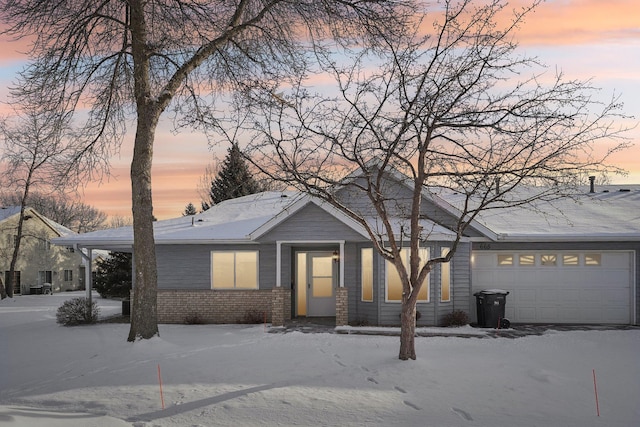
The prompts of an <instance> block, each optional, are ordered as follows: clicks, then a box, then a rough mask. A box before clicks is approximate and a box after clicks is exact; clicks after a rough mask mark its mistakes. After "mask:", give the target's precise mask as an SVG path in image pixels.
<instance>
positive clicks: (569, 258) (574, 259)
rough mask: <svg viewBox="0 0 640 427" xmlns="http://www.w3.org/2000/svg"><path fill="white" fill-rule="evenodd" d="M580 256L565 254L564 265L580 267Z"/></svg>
mask: <svg viewBox="0 0 640 427" xmlns="http://www.w3.org/2000/svg"><path fill="white" fill-rule="evenodd" d="M578 261H579V258H578V255H577V254H565V255H562V265H578Z"/></svg>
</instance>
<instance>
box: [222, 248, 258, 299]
mask: <svg viewBox="0 0 640 427" xmlns="http://www.w3.org/2000/svg"><path fill="white" fill-rule="evenodd" d="M240 252H242V253H255V254H256V286H255V288H238V287H237V286H236V254H237V253H240ZM214 253H226V254H229V253H231V254H233V261H234V262H233V287H231V288H229V287H225V288H223V287H215V285H214V283H213V254H214ZM209 264H210V268H209V275H210V282H211V289H212V290H217V291H229V290H233V291H235V290H238V291H254V290H258V289H260V251H258V250H237V251H236V250H222V251H211V253H210V254H209Z"/></svg>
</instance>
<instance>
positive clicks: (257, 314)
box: [240, 310, 264, 325]
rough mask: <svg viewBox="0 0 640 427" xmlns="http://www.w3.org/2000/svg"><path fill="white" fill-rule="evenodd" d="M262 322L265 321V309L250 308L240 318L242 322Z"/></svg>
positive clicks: (251, 323)
mask: <svg viewBox="0 0 640 427" xmlns="http://www.w3.org/2000/svg"><path fill="white" fill-rule="evenodd" d="M262 322H264V311H258V310H249V311H247V312H246V313H244V316H243V317H242V319H240V323H245V324H247V325H255V324H258V323H262Z"/></svg>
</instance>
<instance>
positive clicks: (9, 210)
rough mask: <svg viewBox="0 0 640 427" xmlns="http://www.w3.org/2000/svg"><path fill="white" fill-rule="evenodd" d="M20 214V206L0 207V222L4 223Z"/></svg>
mask: <svg viewBox="0 0 640 427" xmlns="http://www.w3.org/2000/svg"><path fill="white" fill-rule="evenodd" d="M18 213H20V206H2V207H0V221H4V220H5V219H7V218H9V217H12V216H13V215H15V214H18Z"/></svg>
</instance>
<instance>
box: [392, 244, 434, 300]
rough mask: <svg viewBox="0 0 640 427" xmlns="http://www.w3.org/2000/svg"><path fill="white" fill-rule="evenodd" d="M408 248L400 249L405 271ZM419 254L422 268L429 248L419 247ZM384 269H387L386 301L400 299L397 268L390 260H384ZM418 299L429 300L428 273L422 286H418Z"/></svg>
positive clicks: (400, 284)
mask: <svg viewBox="0 0 640 427" xmlns="http://www.w3.org/2000/svg"><path fill="white" fill-rule="evenodd" d="M409 253H410V252H409V248H402V249H401V250H400V257H402V262H403V264H404V265H405V268H406V269H407V271H408V270H409ZM419 256H420V268H422V267H423V266H424V265H425V264H426V263H427V260H428V258H429V249H427V248H420V250H419ZM385 267H386V270H387V286H386V300H387V301H402V281H401V280H400V275H399V274H398V270H396V267H395V265H393V263H392V262H390V261H387V262H386V265H385ZM418 301H421V302H428V301H429V275H428V274H427V277H426V278H425V279H424V283H423V284H422V288H420V293H419V294H418Z"/></svg>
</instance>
